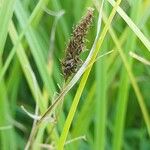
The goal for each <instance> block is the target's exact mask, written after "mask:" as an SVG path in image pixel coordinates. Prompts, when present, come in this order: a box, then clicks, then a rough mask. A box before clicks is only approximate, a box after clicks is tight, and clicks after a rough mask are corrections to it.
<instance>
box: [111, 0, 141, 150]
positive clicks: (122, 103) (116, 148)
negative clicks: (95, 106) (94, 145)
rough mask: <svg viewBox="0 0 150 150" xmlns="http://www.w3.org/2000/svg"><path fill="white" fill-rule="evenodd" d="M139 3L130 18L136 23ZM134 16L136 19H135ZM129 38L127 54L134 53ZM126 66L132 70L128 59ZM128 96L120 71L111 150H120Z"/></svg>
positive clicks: (133, 40) (132, 40) (125, 79)
mask: <svg viewBox="0 0 150 150" xmlns="http://www.w3.org/2000/svg"><path fill="white" fill-rule="evenodd" d="M140 5H141V1H140V0H138V1H137V2H136V4H135V5H134V6H133V8H132V11H131V18H132V19H133V20H134V21H135V22H137V20H138V19H139V13H138V12H139V6H140ZM135 16H136V17H135ZM128 36H129V37H130V38H129V39H128V40H127V42H126V49H125V53H128V52H129V50H131V51H134V50H135V46H136V37H135V35H133V34H132V33H131V32H128ZM128 62H129V63H128V65H130V67H131V68H132V60H131V59H130V60H129V59H128ZM128 95H129V80H128V75H127V74H126V70H125V68H122V70H121V77H120V84H119V91H118V100H117V109H116V119H115V125H114V134H113V150H120V149H121V148H122V140H123V130H124V126H125V116H126V110H127V104H128Z"/></svg>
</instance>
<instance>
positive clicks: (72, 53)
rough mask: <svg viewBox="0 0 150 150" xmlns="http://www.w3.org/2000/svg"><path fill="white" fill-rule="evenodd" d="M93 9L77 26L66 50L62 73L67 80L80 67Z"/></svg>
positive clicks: (89, 10) (89, 9) (88, 11)
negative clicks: (81, 54)
mask: <svg viewBox="0 0 150 150" xmlns="http://www.w3.org/2000/svg"><path fill="white" fill-rule="evenodd" d="M93 11H94V9H93V8H88V10H87V14H86V15H85V16H84V17H83V18H82V19H81V21H80V23H79V24H78V25H76V26H75V28H74V30H73V34H72V37H71V39H70V41H69V44H68V46H67V49H66V55H65V58H64V59H63V61H62V71H63V75H64V77H65V80H67V79H68V77H69V76H71V75H72V74H73V73H75V72H76V71H77V67H78V66H79V65H80V62H81V60H80V58H79V55H80V53H81V52H82V51H83V49H84V47H85V36H86V34H87V31H88V29H89V27H90V25H91V23H92V19H93Z"/></svg>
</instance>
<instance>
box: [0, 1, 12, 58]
mask: <svg viewBox="0 0 150 150" xmlns="http://www.w3.org/2000/svg"><path fill="white" fill-rule="evenodd" d="M14 4H15V0H4V1H1V9H0V25H1V28H0V33H1V34H0V58H1V57H2V53H3V49H4V45H5V41H6V37H7V33H8V26H9V22H10V20H11V18H12V15H13V11H14Z"/></svg>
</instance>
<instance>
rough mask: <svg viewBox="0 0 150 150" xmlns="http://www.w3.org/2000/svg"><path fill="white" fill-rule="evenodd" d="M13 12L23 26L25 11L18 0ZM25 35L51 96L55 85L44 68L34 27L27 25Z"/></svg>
mask: <svg viewBox="0 0 150 150" xmlns="http://www.w3.org/2000/svg"><path fill="white" fill-rule="evenodd" d="M15 14H16V16H17V18H18V21H19V23H20V25H21V27H22V28H24V27H25V24H26V23H27V13H26V11H25V10H24V8H23V5H22V4H21V2H20V1H19V0H17V1H16V7H15ZM25 36H26V39H27V41H28V43H29V46H30V48H31V53H32V55H33V57H34V60H35V62H36V64H37V67H38V70H39V72H40V75H41V77H42V80H43V83H44V85H45V87H46V89H47V90H48V93H49V94H50V95H51V96H52V95H53V93H54V91H55V86H54V83H53V80H52V78H51V77H50V76H49V75H48V72H47V68H46V59H45V58H44V56H43V53H42V47H41V46H40V44H39V41H38V39H37V38H36V34H35V31H34V29H33V28H32V27H29V28H28V31H27V32H26V33H25Z"/></svg>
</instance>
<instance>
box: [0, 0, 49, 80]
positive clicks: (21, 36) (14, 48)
mask: <svg viewBox="0 0 150 150" xmlns="http://www.w3.org/2000/svg"><path fill="white" fill-rule="evenodd" d="M6 2H7V1H6ZM46 2H47V0H40V1H39V2H38V4H37V5H36V7H35V8H34V11H33V13H32V14H31V16H30V18H29V19H28V21H27V23H26V25H25V27H24V29H23V30H22V32H21V33H20V35H19V37H18V39H17V41H16V43H15V45H14V47H13V49H12V50H11V52H10V54H9V55H8V58H7V60H6V61H5V64H4V66H3V67H2V69H1V71H0V81H1V79H2V78H3V76H4V75H5V73H6V71H7V69H8V67H9V65H10V62H11V61H12V59H13V57H14V55H15V52H16V49H17V47H18V45H19V43H20V42H21V40H22V38H23V37H24V34H25V33H26V31H27V30H28V28H29V26H30V25H31V23H32V22H33V20H34V19H35V17H36V15H37V13H38V12H39V11H40V9H42V8H41V7H42V6H43V5H44V3H46ZM8 6H9V5H8Z"/></svg>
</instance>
